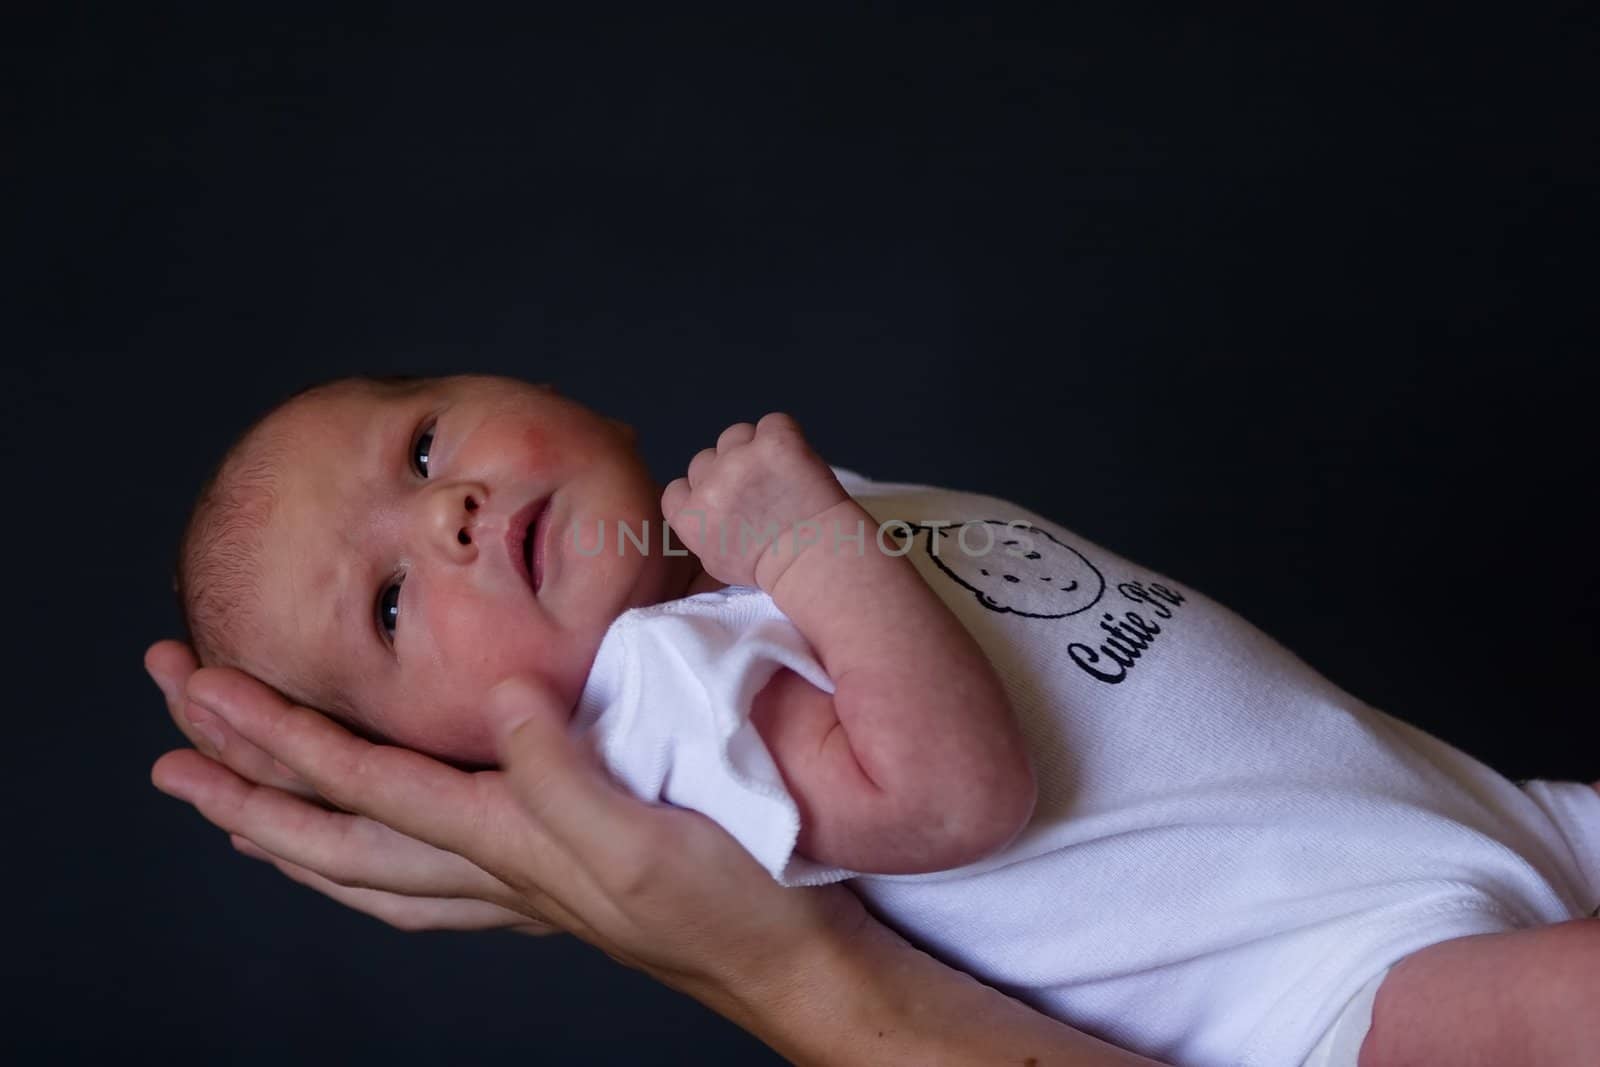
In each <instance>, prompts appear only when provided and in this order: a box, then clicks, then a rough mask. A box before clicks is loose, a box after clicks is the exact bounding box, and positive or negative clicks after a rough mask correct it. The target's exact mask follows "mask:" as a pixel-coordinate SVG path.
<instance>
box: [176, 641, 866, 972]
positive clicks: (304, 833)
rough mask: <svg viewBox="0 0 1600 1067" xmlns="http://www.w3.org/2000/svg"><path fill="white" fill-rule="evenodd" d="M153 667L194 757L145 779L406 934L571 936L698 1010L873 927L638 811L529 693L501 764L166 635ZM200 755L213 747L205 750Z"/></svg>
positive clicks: (293, 872)
mask: <svg viewBox="0 0 1600 1067" xmlns="http://www.w3.org/2000/svg"><path fill="white" fill-rule="evenodd" d="M146 666H147V668H148V669H149V671H150V673H151V675H152V677H154V678H155V679H156V681H157V683H158V685H159V686H160V687H161V689H162V692H163V694H164V695H165V696H166V699H167V705H168V710H169V712H170V713H171V714H172V717H173V720H174V721H175V722H176V723H177V725H178V727H179V729H181V730H182V731H183V732H184V733H185V735H186V736H188V737H190V738H191V740H193V741H194V742H195V743H196V745H197V747H199V748H200V750H201V751H200V752H194V751H191V750H181V751H178V752H170V753H167V754H166V755H165V756H163V757H161V759H160V760H158V761H157V763H156V765H155V767H154V768H153V770H152V775H151V777H152V779H153V781H154V782H155V784H156V786H157V787H158V788H160V789H161V790H163V791H164V792H167V793H170V794H172V795H174V796H176V797H179V798H180V799H183V800H186V801H188V802H190V803H192V804H194V805H195V807H196V808H197V809H199V811H200V812H201V814H202V815H204V816H205V817H206V818H207V819H208V820H210V821H211V822H213V823H215V824H216V825H217V826H219V827H221V828H222V829H224V830H226V831H228V832H229V834H230V835H232V838H233V840H234V842H235V845H236V846H237V847H239V848H240V849H241V850H242V851H244V852H246V853H248V854H250V855H253V856H256V857H258V858H262V859H266V860H268V861H269V862H272V863H273V864H274V865H275V866H277V867H278V868H279V869H280V870H282V871H283V872H284V873H285V874H287V875H289V876H290V877H291V878H294V879H295V880H296V881H299V882H302V883H304V884H306V885H309V886H311V887H312V888H314V889H317V890H319V891H321V892H323V893H325V894H327V895H328V896H330V897H333V898H334V899H336V900H339V901H340V902H342V903H345V904H348V905H350V906H351V907H353V908H356V909H357V910H360V911H363V912H366V913H367V914H370V915H374V916H376V917H378V918H380V919H383V920H384V921H386V922H389V923H391V924H392V925H395V926H398V927H401V928H404V929H428V928H450V929H482V928H490V927H510V928H515V929H519V930H523V931H526V932H548V931H549V928H550V926H555V927H558V928H560V929H563V930H567V931H570V932H572V933H574V934H576V935H577V936H579V937H581V938H583V939H584V940H586V941H588V942H590V943H591V944H594V945H596V946H597V947H599V948H600V949H601V950H602V951H604V952H606V953H607V954H608V955H610V956H612V957H613V958H614V959H617V960H619V961H620V962H623V963H625V964H627V965H629V966H632V967H635V968H638V969H640V970H644V971H645V972H647V973H649V974H651V975H652V976H654V977H656V978H657V979H658V980H661V981H663V982H665V983H667V984H669V985H672V986H673V987H674V988H678V989H680V990H683V991H685V992H689V993H691V994H692V995H696V996H700V997H701V999H707V998H708V996H710V997H715V996H716V995H717V994H719V993H726V992H727V990H728V989H730V988H732V987H734V986H737V987H738V988H740V989H741V990H743V991H744V992H745V993H746V994H748V995H751V996H758V995H760V989H761V987H762V986H763V984H764V983H765V982H766V981H767V980H768V978H769V977H770V974H769V972H771V971H776V970H781V969H782V968H783V967H784V966H786V965H792V964H793V963H794V960H795V958H796V956H797V955H804V954H807V953H810V952H814V951H818V950H819V948H820V947H821V946H825V945H831V944H835V943H836V942H835V940H834V939H835V938H836V937H838V936H839V935H840V934H841V933H844V934H846V935H848V933H849V931H850V929H851V928H852V927H854V926H858V925H860V924H861V923H863V922H864V921H865V912H864V911H863V910H862V908H861V906H860V904H859V902H858V901H857V900H856V898H855V897H854V895H853V894H851V893H849V892H848V891H847V890H845V889H843V888H830V889H827V890H825V891H816V892H795V891H791V890H785V889H784V888H783V887H781V886H779V885H778V884H777V883H775V882H774V881H773V880H772V878H771V877H770V876H769V875H768V874H767V873H766V871H765V870H763V869H762V868H761V866H760V865H759V864H758V863H757V862H756V861H755V860H754V859H752V858H751V857H750V856H749V855H748V854H747V853H746V852H745V851H744V850H743V849H742V848H740V847H739V845H738V843H737V842H735V841H734V840H733V839H732V838H731V837H730V836H729V835H728V834H727V833H726V832H725V831H723V830H722V829H721V828H720V827H718V826H716V824H715V823H713V822H711V821H710V820H709V819H706V818H705V817H704V816H701V815H698V814H696V813H693V812H688V811H683V810H680V809H676V808H670V807H666V806H660V805H650V804H645V803H642V802H640V801H638V800H636V799H635V798H633V797H631V796H628V795H627V794H625V793H623V792H622V791H621V790H619V789H618V788H617V787H616V786H614V785H613V784H612V783H611V782H610V781H609V780H608V779H607V778H606V776H605V772H604V771H603V770H602V769H601V768H600V767H599V766H598V765H597V764H596V763H594V762H593V761H592V760H591V759H590V758H588V757H587V756H586V755H585V754H584V753H583V752H582V751H581V749H580V748H579V747H578V745H577V744H576V743H575V742H574V741H573V740H572V739H571V738H569V737H568V736H567V731H566V725H565V724H566V719H567V714H566V709H562V708H557V707H555V706H554V705H553V704H552V702H551V701H550V699H549V697H548V695H546V694H544V693H542V692H540V691H539V690H537V689H535V688H534V687H532V686H531V685H529V684H528V683H525V682H521V681H513V682H509V683H507V684H505V685H502V686H501V687H500V688H499V689H497V690H496V691H495V693H493V694H492V695H491V698H490V705H489V707H488V709H487V710H488V712H489V714H490V715H491V716H492V717H493V718H494V719H495V721H497V722H498V723H499V724H500V727H501V729H500V731H499V750H500V757H501V762H502V765H503V766H504V767H505V768H506V769H505V770H504V771H483V772H478V773H468V772H465V771H460V770H456V769H454V768H451V767H448V766H446V765H444V764H442V763H439V762H438V761H435V760H433V759H430V758H428V757H426V756H422V755H419V754H417V753H415V752H411V751H408V750H405V749H400V748H394V747H390V746H383V745H374V744H371V743H368V742H366V741H364V740H361V739H360V738H357V737H355V736H354V735H352V734H351V733H349V732H348V731H346V730H344V729H343V728H341V727H340V726H338V725H336V724H335V723H333V722H332V721H330V720H329V719H327V718H326V717H324V716H322V715H321V714H319V713H317V712H315V711H312V710H310V709H308V708H303V707H298V706H296V705H294V704H292V703H290V702H288V701H286V700H284V699H283V698H282V697H281V696H279V695H278V694H277V693H276V692H274V691H273V690H271V689H269V688H268V687H266V686H264V685H262V684H261V683H259V682H257V681H256V680H255V679H253V678H251V677H249V676H248V675H245V674H242V673H240V672H237V671H232V670H224V669H210V668H208V669H201V670H196V669H195V662H194V659H193V656H192V654H191V653H190V652H189V650H188V649H187V648H186V647H185V646H183V645H181V644H179V643H177V642H171V641H165V642H160V643H158V644H156V645H154V646H152V647H151V649H150V651H149V652H148V653H147V655H146ZM202 753H205V754H204V755H203V754H202Z"/></svg>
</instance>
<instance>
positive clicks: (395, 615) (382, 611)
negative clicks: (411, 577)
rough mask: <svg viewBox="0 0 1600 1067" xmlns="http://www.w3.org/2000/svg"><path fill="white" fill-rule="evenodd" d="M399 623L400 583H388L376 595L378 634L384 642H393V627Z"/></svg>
mask: <svg viewBox="0 0 1600 1067" xmlns="http://www.w3.org/2000/svg"><path fill="white" fill-rule="evenodd" d="M399 622H400V583H399V582H390V583H389V584H388V585H387V586H385V587H384V590H383V592H382V593H380V594H379V595H378V632H379V633H381V634H383V637H384V640H386V641H393V640H394V630H395V627H396V626H397V625H398V624H399Z"/></svg>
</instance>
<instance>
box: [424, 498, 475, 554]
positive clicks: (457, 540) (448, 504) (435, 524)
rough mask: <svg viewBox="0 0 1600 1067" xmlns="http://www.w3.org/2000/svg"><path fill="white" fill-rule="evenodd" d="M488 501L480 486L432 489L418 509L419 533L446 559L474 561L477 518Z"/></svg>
mask: <svg viewBox="0 0 1600 1067" xmlns="http://www.w3.org/2000/svg"><path fill="white" fill-rule="evenodd" d="M488 497H489V493H488V491H487V490H486V489H485V488H484V487H483V486H480V485H470V484H465V483H461V482H457V483H454V484H451V485H440V486H437V487H435V488H434V489H433V490H432V491H431V492H430V493H428V495H427V498H426V499H425V500H424V502H423V508H422V525H423V533H424V535H425V536H426V538H427V540H428V542H429V543H430V545H431V546H432V547H433V548H434V549H435V550H436V551H438V552H441V553H443V554H444V556H445V558H447V559H451V560H457V561H461V562H466V561H469V560H472V559H475V558H476V557H477V554H478V545H477V543H476V541H477V528H478V515H479V513H480V509H481V508H482V507H483V505H484V504H485V503H486V502H487V500H488Z"/></svg>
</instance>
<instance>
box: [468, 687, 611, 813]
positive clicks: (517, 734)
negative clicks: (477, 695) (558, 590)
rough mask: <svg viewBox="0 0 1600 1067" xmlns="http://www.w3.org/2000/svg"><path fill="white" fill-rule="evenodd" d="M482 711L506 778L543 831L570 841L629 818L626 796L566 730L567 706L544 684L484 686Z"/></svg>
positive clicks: (568, 712) (569, 713) (569, 716)
mask: <svg viewBox="0 0 1600 1067" xmlns="http://www.w3.org/2000/svg"><path fill="white" fill-rule="evenodd" d="M483 713H484V716H485V717H486V718H487V719H488V720H489V722H490V724H491V727H492V729H493V730H494V735H495V753H496V755H497V756H498V758H499V761H500V768H501V771H502V773H504V774H505V776H506V779H507V783H508V784H509V785H510V787H511V790H512V792H513V793H514V794H515V795H516V797H517V799H518V800H519V801H521V803H522V805H523V806H524V807H525V808H526V809H527V810H528V811H529V812H530V813H531V814H533V815H534V816H535V817H536V818H537V819H538V820H539V821H540V822H541V823H542V824H543V825H544V826H545V828H546V830H547V831H550V832H552V833H554V834H555V835H556V836H557V837H558V838H563V839H567V840H574V839H577V838H579V837H582V836H584V835H587V834H592V833H593V832H594V831H595V829H596V826H597V824H614V823H618V822H620V823H622V824H628V823H629V822H630V821H631V820H630V819H629V816H630V815H632V814H634V813H633V812H632V811H631V810H630V808H629V801H630V800H631V798H630V797H628V796H627V795H626V794H624V793H623V792H622V791H620V790H619V789H617V788H616V787H615V786H614V785H613V784H612V783H611V782H610V780H609V778H608V776H607V775H606V773H605V771H604V770H603V769H602V768H601V766H600V765H599V763H598V762H596V761H595V760H593V759H592V758H591V757H590V756H589V754H588V753H587V752H585V751H584V748H583V746H582V745H580V744H579V743H578V740H577V739H575V738H574V737H572V736H571V735H570V733H569V732H568V721H569V720H570V718H571V710H570V709H569V708H566V707H564V706H562V704H561V702H560V701H559V700H557V699H556V697H555V696H554V694H552V693H551V692H550V691H549V690H548V689H546V688H545V687H543V686H540V685H538V684H537V683H534V682H530V681H529V680H527V679H525V678H510V679H507V680H506V681H503V682H501V683H500V684H499V685H497V686H495V687H494V688H493V689H492V690H490V691H489V695H488V697H487V698H486V701H485V703H484V708H483Z"/></svg>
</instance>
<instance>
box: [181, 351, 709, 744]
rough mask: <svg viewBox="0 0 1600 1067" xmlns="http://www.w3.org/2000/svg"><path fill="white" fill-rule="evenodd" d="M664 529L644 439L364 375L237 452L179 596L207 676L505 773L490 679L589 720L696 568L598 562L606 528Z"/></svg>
mask: <svg viewBox="0 0 1600 1067" xmlns="http://www.w3.org/2000/svg"><path fill="white" fill-rule="evenodd" d="M645 520H649V523H650V531H651V534H652V536H653V537H654V538H655V539H656V540H659V537H660V533H659V532H658V531H659V529H660V523H661V512H660V496H659V491H658V490H657V488H656V487H655V485H654V484H653V483H652V481H651V479H650V476H649V474H648V472H647V470H646V469H645V466H644V464H643V462H642V461H641V459H640V458H639V456H638V453H637V452H636V451H635V449H634V446H633V435H632V433H631V431H629V430H628V429H627V428H626V427H624V426H622V425H621V424H619V423H617V422H615V421H613V420H611V419H607V418H605V417H603V416H600V415H597V414H595V413H594V412H592V411H590V410H588V409H587V408H584V407H583V406H581V405H579V404H576V403H573V402H572V401H570V400H567V399H564V398H563V397H560V396H558V395H557V394H555V393H554V392H552V391H551V390H550V389H548V388H546V387H543V386H535V385H529V384H527V383H524V382H519V381H514V380H511V379H507V378H490V377H456V378H436V379H414V380H413V379H406V380H393V379H343V380H340V381H336V382H331V383H329V384H327V385H322V386H317V387H315V388H312V389H310V390H307V391H305V392H302V393H299V394H297V395H296V396H294V397H292V398H291V399H290V400H288V401H287V402H285V403H284V404H282V405H281V406H279V407H278V408H276V409H274V410H273V411H271V412H270V413H268V414H267V415H266V416H265V417H264V418H263V419H262V420H261V421H260V422H258V423H256V424H255V425H254V426H253V427H251V428H250V429H249V430H248V431H247V432H246V433H245V435H244V436H243V437H242V438H241V439H240V440H239V442H238V443H237V444H236V445H234V447H233V448H232V449H231V450H230V451H229V452H228V454H227V456H226V457H225V458H224V459H223V461H222V464H221V465H220V466H219V468H218V470H217V472H216V474H215V475H214V476H213V477H212V479H211V480H210V481H209V482H208V483H207V485H206V487H205V488H204V489H203V490H202V491H201V494H200V499H199V501H198V502H197V503H196V505H195V509H194V513H193V515H192V516H191V517H190V519H189V524H188V526H187V528H186V529H185V531H184V536H183V541H182V544H181V546H180V548H179V559H178V582H177V585H178V594H179V600H180V603H181V605H182V609H183V612H184V618H185V621H186V622H187V624H188V627H189V633H190V639H191V641H192V643H193V644H194V646H195V649H196V651H197V653H198V654H199V656H200V659H201V662H202V663H205V664H207V665H227V666H233V667H238V668H240V669H243V670H246V671H249V672H250V673H251V674H254V675H255V676H256V677H258V678H260V679H261V680H262V681H265V682H267V683H268V684H270V685H272V686H273V687H275V688H277V689H278V690H279V691H281V692H282V693H284V694H285V695H286V696H288V697H290V698H291V699H293V700H296V701H298V702H300V703H302V704H306V705H308V706H311V707H316V708H321V709H323V710H325V711H327V712H329V713H330V714H333V715H336V716H338V717H340V718H343V719H345V720H346V721H347V722H349V723H351V725H353V726H355V727H356V728H357V729H359V730H361V731H362V732H364V733H367V734H369V735H377V736H380V737H383V738H387V739H389V740H391V741H393V742H395V743H397V744H402V745H406V746H407V747H410V748H416V749H419V750H421V751H425V752H429V753H432V754H434V755H437V756H441V757H444V758H447V759H454V760H459V761H463V762H470V763H490V762H492V761H493V758H494V747H493V742H492V738H491V735H490V732H489V729H488V725H487V723H486V722H485V721H483V720H482V719H481V718H480V717H479V715H478V708H479V706H480V704H481V702H482V699H483V697H484V696H485V694H486V693H487V692H488V691H489V689H490V688H492V687H493V686H494V685H495V684H496V683H497V682H499V681H501V680H502V679H504V678H507V677H510V676H512V675H514V674H521V675H534V676H537V677H539V678H541V679H543V681H544V682H545V684H546V685H547V686H548V687H549V688H550V689H551V690H552V691H553V692H554V693H555V694H556V695H557V696H558V697H559V698H560V699H561V700H562V701H563V702H564V705H565V706H566V707H569V708H570V707H572V706H573V705H574V704H576V702H577V699H578V694H579V693H580V691H581V690H582V687H583V683H584V679H585V677H586V676H587V674H588V671H589V667H590V665H591V664H592V663H593V661H594V655H595V652H596V650H597V649H598V648H599V645H600V640H601V637H602V636H603V635H604V634H605V631H606V628H607V627H608V626H609V625H610V624H611V622H612V621H613V620H614V619H615V618H616V617H617V616H618V615H619V614H620V613H621V612H623V611H624V610H626V609H628V608H630V607H634V606H638V605H642V604H652V603H658V602H660V601H662V600H666V599H670V598H672V597H674V596H679V595H681V594H682V592H683V586H684V585H685V584H686V582H687V579H688V575H687V573H686V568H685V559H684V557H681V556H678V555H667V554H665V553H661V552H648V553H642V552H639V551H637V550H633V546H632V545H631V544H630V551H628V552H627V553H626V554H619V553H617V552H600V553H598V554H587V553H593V549H592V547H591V546H592V545H593V543H594V542H593V538H594V537H595V536H596V528H597V526H602V527H603V528H609V529H610V530H612V531H615V530H617V528H618V523H627V524H628V525H629V527H630V528H631V529H633V530H638V529H640V524H641V523H642V522H643V521H645ZM574 530H581V531H585V532H586V534H585V538H584V540H583V541H582V544H583V546H585V548H586V549H587V553H585V552H578V551H575V548H576V545H577V543H576V542H575V541H574V538H573V536H572V532H573V531H574ZM619 547H620V545H619Z"/></svg>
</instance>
